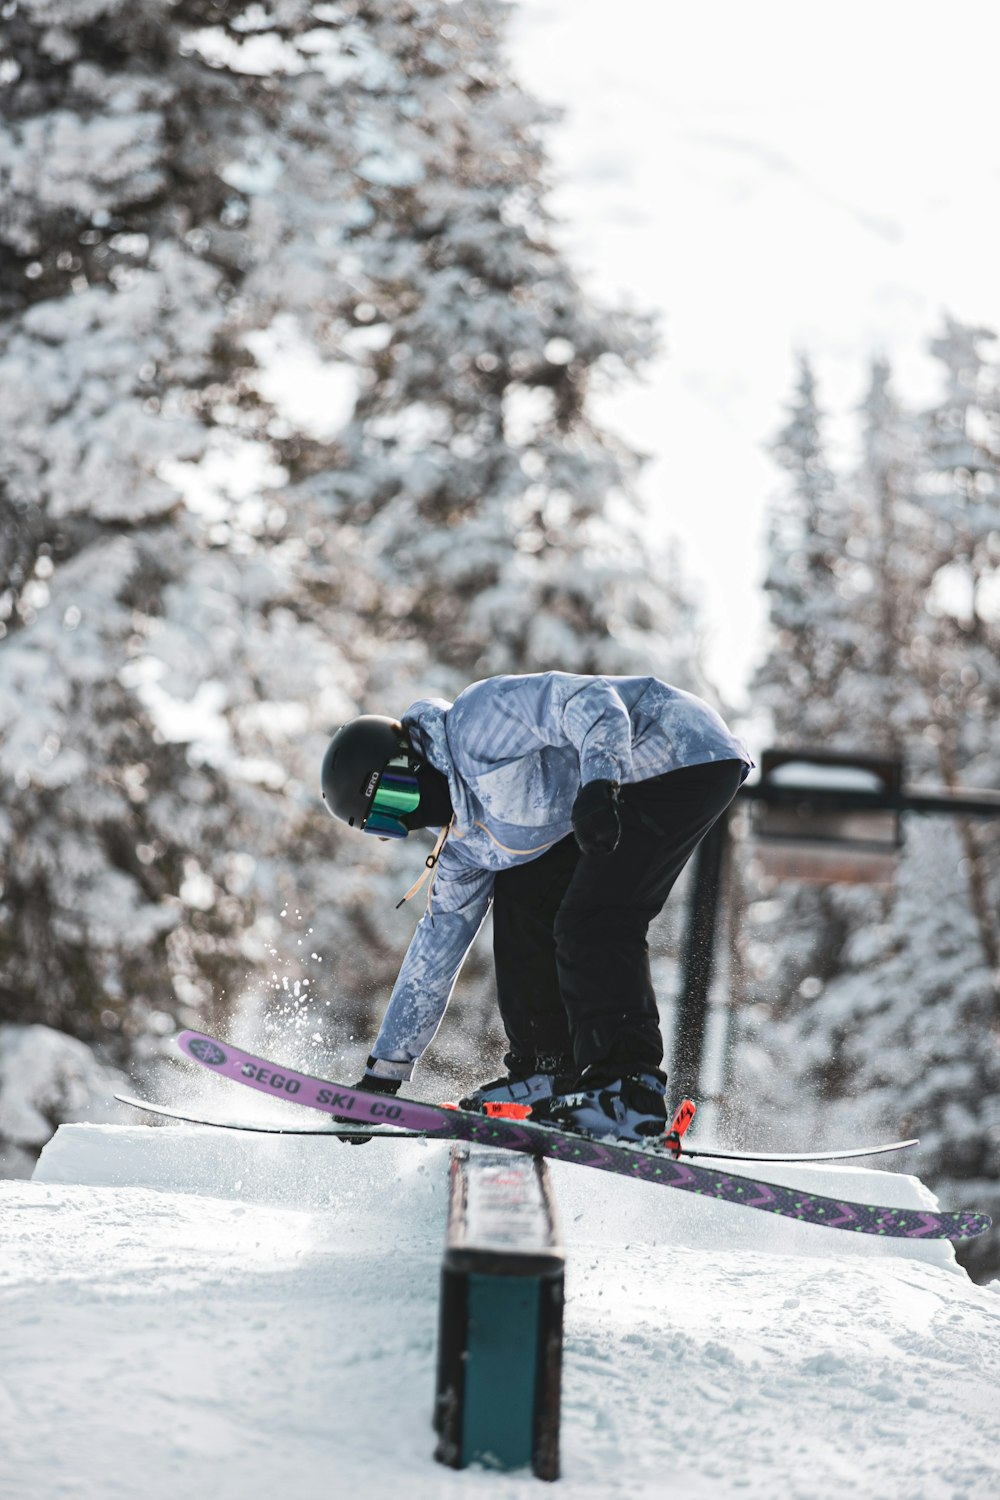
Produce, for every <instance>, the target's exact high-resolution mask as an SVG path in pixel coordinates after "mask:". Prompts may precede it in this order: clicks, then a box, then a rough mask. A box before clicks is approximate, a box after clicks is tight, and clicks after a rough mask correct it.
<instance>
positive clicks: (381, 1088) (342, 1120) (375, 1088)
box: [333, 1073, 402, 1146]
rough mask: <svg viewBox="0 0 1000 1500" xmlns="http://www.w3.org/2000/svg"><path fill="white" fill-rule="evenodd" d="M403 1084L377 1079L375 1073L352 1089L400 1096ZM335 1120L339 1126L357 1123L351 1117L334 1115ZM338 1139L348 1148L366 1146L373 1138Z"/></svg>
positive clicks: (358, 1082)
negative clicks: (400, 1086) (400, 1088)
mask: <svg viewBox="0 0 1000 1500" xmlns="http://www.w3.org/2000/svg"><path fill="white" fill-rule="evenodd" d="M401 1082H402V1079H399V1078H376V1077H375V1075H374V1073H366V1074H365V1075H364V1077H363V1078H359V1079H358V1081H357V1083H352V1084H351V1087H352V1088H355V1089H361V1091H362V1092H363V1093H365V1094H398V1093H399V1085H400V1083H401ZM333 1118H334V1119H335V1120H336V1121H337V1123H338V1124H339V1125H354V1124H356V1123H357V1122H356V1121H355V1120H352V1119H351V1117H350V1115H334V1117H333ZM337 1139H338V1141H341V1142H343V1143H344V1144H346V1145H348V1146H366V1145H367V1144H368V1142H369V1141H370V1140H371V1136H370V1135H338V1137H337Z"/></svg>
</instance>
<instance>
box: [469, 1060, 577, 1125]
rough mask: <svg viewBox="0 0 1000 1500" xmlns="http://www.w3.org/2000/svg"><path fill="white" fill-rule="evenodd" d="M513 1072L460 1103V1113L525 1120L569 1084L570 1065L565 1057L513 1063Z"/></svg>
mask: <svg viewBox="0 0 1000 1500" xmlns="http://www.w3.org/2000/svg"><path fill="white" fill-rule="evenodd" d="M511 1061H512V1064H513V1065H512V1066H511V1068H510V1070H509V1071H508V1072H506V1073H504V1074H502V1075H501V1076H500V1077H499V1078H493V1079H491V1080H490V1082H489V1083H481V1084H480V1085H479V1087H478V1088H475V1089H473V1090H472V1092H471V1093H470V1094H466V1096H465V1098H464V1099H459V1101H458V1107H459V1109H471V1110H476V1111H478V1112H479V1113H480V1114H484V1115H490V1114H503V1115H507V1116H508V1118H510V1117H517V1116H520V1117H521V1118H524V1117H525V1116H526V1115H527V1114H528V1113H529V1111H531V1110H532V1109H533V1108H534V1107H535V1105H536V1104H540V1103H541V1102H542V1100H543V1099H548V1098H550V1097H551V1096H552V1094H553V1093H555V1092H556V1090H557V1089H558V1088H559V1087H561V1086H562V1085H563V1084H565V1083H566V1082H567V1081H568V1075H569V1068H570V1063H569V1059H568V1058H564V1057H533V1058H527V1059H520V1058H518V1059H516V1060H515V1059H512V1060H511Z"/></svg>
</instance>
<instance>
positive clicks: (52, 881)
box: [0, 0, 697, 1057]
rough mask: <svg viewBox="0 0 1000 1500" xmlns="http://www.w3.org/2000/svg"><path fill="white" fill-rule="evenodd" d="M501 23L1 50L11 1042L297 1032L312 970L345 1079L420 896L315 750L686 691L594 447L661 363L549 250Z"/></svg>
mask: <svg viewBox="0 0 1000 1500" xmlns="http://www.w3.org/2000/svg"><path fill="white" fill-rule="evenodd" d="M502 19H503V10H502V7H501V6H499V5H498V4H495V3H492V0H482V3H477V4H470V5H468V6H462V7H454V6H451V5H447V4H445V3H443V0H413V3H408V0H380V3H372V4H364V3H360V0H348V3H345V4H343V5H337V6H331V5H326V4H309V3H306V0H283V3H282V4H281V5H278V6H275V7H272V8H270V9H267V10H265V8H264V7H262V6H259V5H256V4H248V5H247V6H245V7H224V6H219V5H215V4H212V3H210V0H136V3H135V4H133V5H130V6H129V7H128V8H127V10H123V9H122V7H121V6H120V5H118V4H117V3H116V0H83V3H82V4H81V3H73V0H24V3H22V4H19V5H18V7H17V9H16V11H15V12H13V13H12V15H11V16H10V17H8V18H7V20H8V25H7V29H6V30H5V33H4V38H3V42H4V52H3V56H2V59H0V77H2V79H3V88H4V103H5V110H4V124H3V126H2V127H0V178H2V186H3V192H2V204H3V207H2V210H0V257H2V284H3V289H4V298H5V300H4V304H3V324H2V329H0V378H3V380H4V382H5V385H6V386H7V387H8V388H9V389H10V390H11V391H12V392H13V393H14V395H13V399H12V400H11V401H10V403H9V404H8V405H7V407H6V408H5V410H4V412H3V414H2V415H0V423H2V425H3V444H2V451H3V460H2V463H3V470H2V487H3V505H4V528H3V535H4V546H5V548H6V549H7V556H8V557H9V560H10V565H9V572H10V578H9V582H10V588H9V589H8V591H7V593H6V595H5V596H4V598H5V602H4V608H5V610H6V615H5V621H6V624H5V636H4V640H3V644H2V650H3V652H4V657H3V661H4V683H5V693H6V696H5V700H4V708H3V718H2V729H0V735H2V744H0V756H2V763H3V769H4V775H5V777H9V778H10V779H11V780H12V781H13V783H14V784H15V786H16V788H17V795H16V797H13V798H11V799H10V804H11V806H12V807H13V808H14V811H13V813H12V814H11V815H10V818H9V820H8V821H7V822H5V823H4V825H3V827H2V830H0V838H2V841H3V846H4V855H5V863H6V864H7V866H8V868H12V869H16V872H17V873H16V874H15V875H13V876H9V877H8V878H7V881H6V888H5V894H4V903H5V904H4V908H3V917H2V932H3V939H2V948H3V952H2V974H3V988H4V994H5V997H6V998H5V1004H6V1005H7V1006H8V1008H9V1013H11V1014H15V1015H17V1016H18V1017H19V1018H21V1019H23V1020H25V1021H29V1020H32V1019H36V1018H44V1019H46V1020H50V1021H52V1022H53V1023H54V1024H56V1025H57V1026H59V1027H61V1028H63V1029H68V1030H72V1031H75V1032H76V1033H77V1034H78V1035H80V1036H83V1037H86V1038H88V1039H91V1040H93V1039H94V1038H95V1037H97V1036H100V1038H101V1039H102V1040H103V1041H107V1039H108V1038H109V1036H111V1035H114V1034H117V1035H118V1036H119V1037H120V1038H121V1039H122V1045H121V1046H120V1047H119V1048H118V1049H117V1050H118V1055H119V1057H124V1056H125V1055H126V1054H127V1053H129V1052H131V1054H132V1055H133V1056H134V1055H135V1054H136V1051H137V1050H138V1052H139V1053H140V1054H141V1053H142V1052H143V1050H144V1049H145V1048H146V1046H147V1041H148V1043H149V1044H150V1045H153V1044H154V1039H155V1036H156V1035H157V1034H158V1033H159V1031H160V1030H163V1029H168V1028H169V1026H170V1024H171V1021H172V1020H173V1019H180V1020H184V1021H191V1020H197V1021H199V1022H200V1023H206V1022H208V1023H209V1024H212V1023H213V1017H214V1019H215V1020H218V1018H219V1013H220V1008H222V1007H223V1006H224V1005H225V1004H227V1003H228V1000H229V999H230V998H231V997H232V995H233V993H234V990H235V989H236V988H237V987H238V986H239V984H240V981H241V979H243V978H244V976H246V985H245V988H249V989H250V990H251V991H252V992H253V993H255V994H256V996H257V997H258V999H262V998H266V996H267V993H268V991H269V990H271V989H273V990H275V991H277V994H278V996H279V997H285V996H288V997H289V999H290V1000H291V1001H293V1002H295V1004H294V1005H293V1008H298V1002H299V1001H301V999H302V997H303V996H304V995H306V994H308V993H310V992H311V991H310V988H309V985H310V984H311V986H312V990H316V989H317V988H319V986H317V983H316V981H317V979H318V977H319V973H321V972H322V973H324V974H325V975H326V976H327V977H326V982H325V985H324V986H323V995H322V997H321V998H322V999H325V1002H326V1004H327V1005H330V1006H331V1008H332V1007H333V1006H334V1005H335V1004H338V1003H339V1005H340V1009H339V1011H338V1012H337V1015H336V1021H335V1023H334V1025H333V1026H331V1027H323V1031H324V1032H325V1034H326V1035H325V1040H326V1041H327V1043H328V1042H329V1040H330V1037H331V1035H336V1036H337V1037H338V1038H343V1039H345V1041H349V1040H350V1037H351V1032H352V1026H355V1023H356V1026H355V1029H356V1033H357V1042H358V1043H361V1042H362V1041H363V1040H365V1039H366V1029H367V1026H368V1022H369V1020H370V1014H369V1010H370V1009H374V1010H377V1009H378V1008H379V1007H380V1005H381V1001H382V999H383V998H384V995H385V993H386V987H387V984H388V981H389V979H390V978H391V973H392V970H393V969H394V967H395V963H396V962H397V961H398V957H399V954H400V951H401V947H402V943H403V941H405V933H406V931H407V930H408V925H409V924H408V922H407V920H406V914H403V915H402V916H400V917H398V918H395V919H394V918H393V917H392V915H391V906H392V901H391V900H389V899H388V893H389V891H390V890H391V891H392V892H393V895H395V893H396V892H397V889H398V887H399V885H401V884H402V880H401V878H400V877H401V875H402V877H403V878H404V879H405V870H402V869H401V868H400V866H399V865H398V864H394V865H393V866H392V871H391V874H390V872H389V862H388V859H387V856H386V854H385V851H383V850H382V849H381V847H380V846H377V845H376V846H374V847H372V841H364V840H362V841H358V840H356V839H348V838H341V836H340V834H339V832H338V830H337V829H336V827H335V826H334V825H333V824H331V823H330V822H329V820H326V819H325V818H324V816H323V814H322V811H321V809H320V807H319V804H318V800H317V797H316V793H315V777H316V770H317V767H318V764H319V758H320V755H321V753H322V748H323V744H324V742H325V738H326V735H327V733H328V732H329V731H330V729H332V728H333V727H335V726H336V724H337V723H338V722H340V721H341V720H342V719H343V718H344V717H346V716H349V715H350V714H351V713H352V712H355V711H357V709H358V708H359V707H361V706H371V707H379V706H385V707H393V708H395V709H396V710H397V711H398V707H399V705H400V704H401V703H403V702H405V701H407V699H408V698H409V697H411V696H416V695H418V694H419V693H421V692H424V691H428V690H431V691H435V690H436V691H441V690H444V691H454V690H455V689H456V688H457V687H459V686H461V685H462V683H463V682H464V681H465V680H467V679H468V678H469V677H471V676H473V675H476V674H477V673H480V672H483V671H490V670H495V669H499V668H501V667H509V668H513V669H530V668H533V667H538V666H551V665H559V666H568V667H576V668H580V669H586V668H588V667H601V668H606V669H615V668H627V669H633V668H637V667H641V666H653V667H655V668H656V669H657V670H660V671H662V672H666V673H669V674H670V675H673V676H674V677H675V678H677V679H678V680H681V681H687V682H689V683H692V685H697V678H696V676H695V673H694V671H693V670H692V669H691V667H690V666H689V665H688V662H689V659H690V658H693V656H694V654H695V653H694V650H693V640H694V618H693V612H692V611H691V610H690V608H689V607H688V606H687V605H686V604H685V603H684V601H683V599H682V598H681V597H680V593H679V591H678V590H677V589H675V588H674V586H673V585H672V584H671V582H670V581H669V580H670V577H671V570H670V568H669V567H667V566H662V567H661V564H660V561H659V559H658V557H657V556H656V554H655V552H654V551H652V550H651V549H650V548H648V547H647V546H646V545H645V543H644V541H643V539H642V537H641V524H642V523H641V522H640V521H639V520H637V517H636V514H635V512H634V509H633V507H632V503H631V501H630V499H629V498H628V496H627V477H628V473H629V470H630V468H631V466H632V463H633V460H632V459H631V456H630V455H628V454H626V453H624V452H623V451H621V450H619V449H617V448H616V447H615V445H614V444H613V443H611V442H610V441H609V440H606V439H603V438H601V436H600V435H599V434H597V433H596V432H595V431H594V430H593V428H592V425H591V423H590V422H589V420H588V416H587V408H586V392H587V387H588V383H589V381H590V380H591V379H592V378H593V379H606V378H609V377H610V375H611V373H612V372H613V368H615V367H617V368H618V369H619V370H624V369H629V368H631V367H632V365H633V364H634V363H635V362H636V361H637V360H638V359H639V358H640V357H641V356H642V355H643V354H644V353H645V352H646V351H647V349H648V347H649V331H648V328H647V327H646V326H645V325H643V324H641V323H640V322H637V321H636V320H632V319H628V318H622V317H615V316H612V315H609V314H603V315H600V316H598V315H597V314H595V313H594V312H592V311H590V310H588V308H587V306H586V303H585V300H584V299H583V298H582V297H581V295H580V293H579V290H578V288H577V287H576V286H575V283H574V282H573V279H572V276H571V275H570V273H569V271H568V270H567V268H566V267H565V265H564V264H563V263H562V261H561V259H560V257H559V255H558V254H557V253H556V252H555V251H554V250H553V249H552V247H551V245H549V243H548V242H547V240H546V238H545V233H544V210H543V206H542V197H543V192H544V180H543V179H544V171H543V153H542V150H541V146H540V143H539V139H538V126H539V124H540V123H541V121H542V119H543V113H542V112H541V111H539V110H538V109H537V107H536V106H534V105H533V104H531V103H530V101H528V100H527V99H525V98H524V97H523V96H522V95H521V94H520V93H519V91H518V90H517V89H516V87H515V86H514V84H513V83H512V81H511V80H510V78H509V77H508V75H507V73H506V71H505V69H504V66H503V64H502V59H501V56H500V35H501V30H502ZM452 359H454V363H453V364H452V363H451V361H452ZM494 361H497V362H498V363H494ZM355 409H357V416H356V418H355V419H354V420H353V421H351V420H350V418H351V415H352V413H353V412H354V411H355ZM428 414H430V417H429V415H428ZM429 420H431V430H430V436H429V437H427V441H423V437H426V436H427V434H428V426H427V424H428V421H429ZM381 422H384V423H385V425H384V426H380V425H379V424H380V423H381ZM435 424H437V425H435ZM439 428H440V430H441V431H443V432H444V433H445V437H444V438H443V439H441V438H439V437H437V436H435V433H437V432H438V429H439ZM414 434H421V435H422V437H421V440H419V441H417V440H414ZM435 497H436V498H435ZM414 549H416V550H415V551H414ZM689 644H690V646H691V649H689ZM407 852H408V853H411V851H407ZM419 852H420V851H419V850H414V851H412V857H413V858H414V859H416V858H417V857H418V856H419ZM376 913H377V915H375V914H376ZM394 920H395V923H396V925H395V926H393V922H394ZM290 925H291V928H292V930H291V932H289V930H288V929H289V926H290ZM300 929H301V930H300ZM309 929H311V930H309ZM299 950H303V951H302V953H301V954H300V952H299ZM311 953H315V954H316V955H317V956H316V958H315V959H311V958H309V957H307V956H306V955H307V954H311ZM324 957H325V958H327V959H332V960H333V962H332V963H328V964H327V969H326V970H325V971H318V970H317V968H316V965H317V964H318V963H319V961H320V958H324ZM331 968H332V969H333V970H334V973H333V975H330V974H329V970H330V969H331ZM226 992H228V993H227V997H226V1000H223V998H222V997H223V995H224V993H226ZM373 996H375V997H376V998H375V999H374V1001H373V999H372V997H373ZM306 1009H308V1007H306ZM324 1009H325V1007H324ZM310 1015H311V1016H312V1017H313V1018H315V1009H313V1010H311V1011H310ZM116 1027H117V1028H119V1030H118V1031H117V1033H115V1032H114V1028H116ZM317 1034H321V1033H317ZM360 1050H361V1048H360V1045H357V1046H356V1047H355V1051H356V1052H360Z"/></svg>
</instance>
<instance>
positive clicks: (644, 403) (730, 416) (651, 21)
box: [511, 0, 1000, 703]
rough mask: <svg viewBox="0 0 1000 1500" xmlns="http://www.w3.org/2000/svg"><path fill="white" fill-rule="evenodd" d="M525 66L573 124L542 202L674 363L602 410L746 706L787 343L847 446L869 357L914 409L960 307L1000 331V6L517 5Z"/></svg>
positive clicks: (731, 688)
mask: <svg viewBox="0 0 1000 1500" xmlns="http://www.w3.org/2000/svg"><path fill="white" fill-rule="evenodd" d="M511 52H512V61H513V65H514V68H515V71H516V73H517V76H518V77H519V79H520V81H521V82H522V84H523V85H524V86H525V87H526V88H528V89H529V90H530V91H531V92H533V93H535V94H536V95H538V96H539V97H540V98H541V99H543V100H545V101H546V102H548V103H551V104H556V105H560V106H562V107H563V108H564V109H565V111H566V114H565V117H564V119H563V121H562V123H561V124H559V125H557V126H554V127H552V129H551V132H550V135H549V147H550V153H551V157H552V160H553V164H554V168H555V172H556V174H557V178H558V185H557V188H556V191H555V193H554V195H553V197H552V199H551V204H552V207H553V209H554V210H555V212H556V214H557V215H558V216H559V217H560V218H561V219H562V220H563V221H564V223H563V228H562V240H563V243H564V245H565V246H566V247H567V249H568V250H569V252H570V253H571V255H572V258H573V261H574V263H575V265H576V267H577V269H578V270H579V271H580V272H581V273H582V275H583V279H584V281H585V284H586V285H587V287H588V289H589V290H590V291H591V292H592V293H593V294H595V295H598V296H600V297H601V298H602V299H614V300H621V299H623V298H624V299H626V300H631V301H632V302H633V303H634V304H635V305H637V306H639V307H642V308H646V309H659V310H660V312H661V313H662V315H663V331H664V334H665V341H666V346H667V353H666V357H665V358H663V359H661V360H660V361H659V362H658V364H657V366H656V368H655V369H653V370H652V372H651V374H650V378H649V379H648V381H647V383H646V384H645V386H644V387H642V388H640V389H638V390H633V391H631V392H630V393H628V394H627V395H621V396H617V397H615V398H613V399H612V400H611V401H610V402H608V403H607V404H606V405H605V406H604V407H603V408H602V409H601V412H600V414H601V416H602V417H603V419H604V420H605V422H607V423H610V424H613V425H614V427H615V428H616V429H617V430H618V431H619V432H620V433H622V434H623V435H624V436H625V437H627V438H628V439H629V440H630V441H631V442H632V443H633V444H634V445H635V446H637V447H638V448H640V449H642V450H643V451H644V452H646V453H648V454H650V455H651V459H652V461H651V463H650V465H649V467H648V469H647V472H646V476H645V479H644V483H643V491H644V494H645V496H646V498H647V500H648V501H649V503H650V505H651V507H652V508H653V509H654V510H655V512H656V514H657V515H658V516H661V517H663V520H664V526H665V529H667V530H668V531H670V532H672V533H673V534H675V535H676V536H677V537H679V538H680V540H681V543H682V551H683V557H684V559H685V562H686V565H687V568H688V571H689V572H690V573H691V574H692V575H693V577H694V578H695V579H696V580H697V582H698V583H699V584H700V585H701V587H702V588H703V591H704V594H703V598H704V608H705V614H706V622H707V625H708V629H709V668H710V671H711V674H712V676H713V678H714V680H715V681H716V683H717V684H718V685H719V686H720V687H721V689H722V690H723V692H724V693H725V694H726V695H727V696H728V697H729V699H730V701H731V702H735V703H743V702H745V699H746V681H747V677H748V674H749V671H750V669H751V667H752V665H753V661H754V659H755V657H756V655H757V654H759V652H760V649H761V637H762V627H763V619H764V599H763V594H762V593H761V590H760V578H761V574H762V568H763V550H762V549H763V536H764V525H763V522H764V507H765V504H766V500H767V497H768V495H769V493H771V492H772V491H773V489H774V487H775V485H776V484H777V482H778V472H777V470H776V469H775V468H774V467H773V465H772V464H771V461H770V459H769V458H768V457H767V454H766V452H765V451H764V450H765V445H766V443H767V442H768V440H769V439H770V438H771V436H772V435H773V434H774V432H775V431H776V430H777V428H778V426H779V425H780V424H781V423H782V421H783V418H784V403H785V401H786V400H787V398H788V396H789V394H790V391H791V385H792V380H793V376H794V364H793V361H794V353H795V351H796V349H800V348H805V349H808V350H809V352H810V353H811V354H812V355H813V356H814V358H815V360H816V364H817V369H818V373H819V377H820V380H821V382H822V385H821V397H822V398H823V399H824V400H825V402H826V403H827V404H829V405H830V406H831V407H833V409H834V411H835V413H836V414H837V421H836V422H835V423H834V426H833V429H832V432H831V436H832V437H833V438H834V440H835V441H837V442H840V443H841V444H843V442H844V441H845V439H846V440H849V439H850V438H851V437H852V435H853V429H852V425H851V422H850V420H849V413H850V409H851V407H852V406H853V405H854V404H856V402H857V401H859V400H860V398H861V396H862V393H863V390H864V387H865V384H866V382H867V374H868V371H867V361H868V356H869V355H870V354H871V353H873V352H876V351H878V352H882V353H885V354H887V355H888V356H889V358H890V359H891V360H892V361H893V363H894V365H895V367H896V370H897V387H898V389H899V391H900V393H901V394H903V395H905V396H909V397H910V398H911V399H917V400H921V399H925V398H929V397H931V396H932V395H933V393H934V389H935V386H934V372H933V367H932V365H931V363H930V361H929V360H928V359H927V358H926V356H925V355H924V354H923V352H922V350H923V346H924V344H925V343H926V340H927V339H928V338H929V337H930V336H931V335H932V334H933V333H934V332H936V331H937V328H938V326H939V323H940V319H941V315H942V313H943V312H944V311H946V310H947V311H950V312H951V313H952V314H953V315H955V316H957V317H960V318H964V319H968V320H970V321H976V322H980V323H986V324H987V325H988V326H990V327H993V328H997V329H1000V275H998V271H997V266H998V265H1000V255H998V249H997V247H998V242H1000V128H998V125H1000V110H998V107H997V99H998V73H997V59H998V58H1000V3H998V0H949V3H948V4H945V3H944V0H937V3H929V0H864V3H862V0H838V3H837V4H836V5H832V4H818V3H815V0H809V3H807V0H701V3H696V0H685V3H683V4H682V3H679V0H520V4H519V5H518V7H517V9H516V10H515V13H514V16H513V24H512V28H511ZM835 456H836V455H835Z"/></svg>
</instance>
